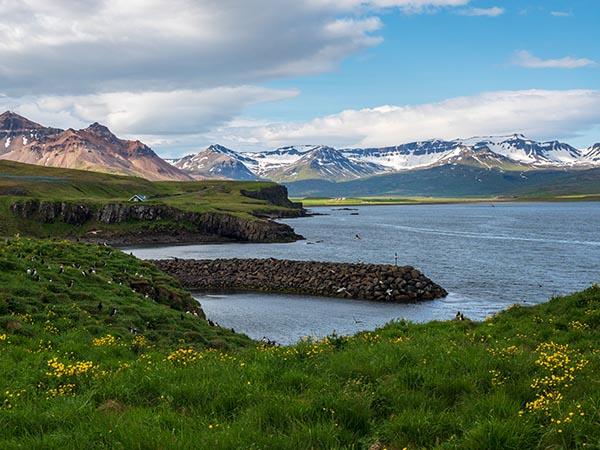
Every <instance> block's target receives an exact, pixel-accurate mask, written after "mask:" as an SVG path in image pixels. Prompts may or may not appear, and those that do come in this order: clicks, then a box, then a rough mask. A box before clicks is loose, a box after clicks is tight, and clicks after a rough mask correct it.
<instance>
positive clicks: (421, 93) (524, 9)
mask: <svg viewBox="0 0 600 450" xmlns="http://www.w3.org/2000/svg"><path fill="white" fill-rule="evenodd" d="M496 5H498V6H499V7H501V8H503V9H504V12H503V13H502V14H501V15H499V16H496V17H487V16H479V17H473V16H466V15H461V14H460V11H461V10H460V9H446V10H443V11H439V12H437V13H435V14H433V13H430V14H402V13H400V12H398V11H389V12H387V13H386V14H383V15H382V16H381V19H382V22H383V27H382V30H381V32H380V33H378V34H380V35H381V36H382V37H383V42H382V43H381V44H379V45H377V46H375V47H371V48H369V49H366V50H364V51H362V52H361V53H360V54H357V55H353V56H351V57H349V58H347V60H345V61H344V62H342V63H341V64H340V67H339V68H338V69H336V70H333V71H331V72H328V73H324V74H319V75H315V76H304V77H297V78H292V79H283V80H277V81H274V82H271V83H269V84H268V85H269V86H271V87H276V88H296V89H299V90H300V92H301V95H299V96H298V97H297V98H295V99H292V100H288V101H285V102H279V103H276V104H273V103H270V104H262V105H258V106H256V107H254V108H252V109H251V110H249V114H250V115H255V116H259V117H265V118H268V119H272V120H278V119H284V120H309V119H311V118H312V117H315V116H317V115H325V114H334V113H336V112H338V111H341V110H344V109H350V108H353V109H360V108H368V107H376V106H378V105H382V104H420V103H429V102H436V101H441V100H444V99H447V98H451V97H458V96H465V95H466V96H468V95H474V94H477V93H480V92H485V91H497V90H521V89H600V69H599V67H598V66H594V65H592V66H590V67H583V68H578V69H560V68H547V69H531V68H523V67H520V66H518V65H516V64H514V62H515V61H514V60H515V55H516V52H517V51H519V50H526V51H529V52H530V53H531V54H533V55H535V56H538V57H540V58H542V59H553V58H563V57H566V56H576V57H581V58H588V59H591V60H593V61H599V62H600V2H596V1H593V0H587V1H585V0H544V1H527V0H525V1H497V2H489V1H476V2H471V4H470V6H472V7H481V8H489V7H493V6H496ZM553 12H554V13H557V12H558V13H561V14H565V15H552V13H553ZM588 138H591V139H592V140H593V139H594V138H595V139H597V140H600V135H598V136H589V137H583V138H582V144H589V142H587V141H586V139H588Z"/></svg>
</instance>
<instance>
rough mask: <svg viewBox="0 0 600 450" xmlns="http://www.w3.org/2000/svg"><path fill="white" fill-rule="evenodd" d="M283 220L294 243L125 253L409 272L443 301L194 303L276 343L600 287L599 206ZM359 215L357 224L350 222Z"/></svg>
mask: <svg viewBox="0 0 600 450" xmlns="http://www.w3.org/2000/svg"><path fill="white" fill-rule="evenodd" d="M312 211H313V212H316V213H320V214H327V215H322V216H314V217H307V218H300V219H292V220H287V221H286V223H288V224H290V225H291V226H293V227H294V229H295V230H296V231H297V232H298V233H300V234H302V235H303V236H305V237H306V240H305V241H299V242H295V243H292V244H221V245H189V246H169V247H153V248H137V249H126V251H131V252H133V253H134V254H135V255H136V256H138V257H140V258H147V259H155V258H169V257H177V258H198V259H202V258H268V257H274V258H287V259H304V260H325V261H344V262H358V261H362V262H370V263H388V264H394V263H395V254H396V253H397V255H398V264H400V265H412V266H415V267H417V268H419V269H421V270H423V272H424V273H425V274H426V275H427V276H428V277H430V278H431V279H433V280H434V281H435V282H437V283H439V284H440V285H441V286H443V287H444V288H445V289H446V290H447V291H448V292H450V295H449V296H448V297H447V298H445V299H440V300H435V301H430V302H423V303H419V304H411V305H390V304H378V303H372V302H364V301H356V300H341V299H323V298H314V297H306V296H292V295H278V294H272V295H271V294H269V295H266V294H250V293H233V294H219V295H207V294H197V295H196V296H197V298H198V299H199V301H200V302H201V304H202V307H203V308H204V310H205V311H206V314H207V316H208V317H209V318H211V319H213V320H215V321H217V322H218V323H220V324H221V325H223V326H227V327H233V328H234V329H235V330H236V331H241V332H244V333H246V334H248V335H249V336H251V337H254V338H260V337H263V336H266V337H268V338H270V339H275V340H276V341H278V342H281V343H289V342H294V341H296V340H298V339H299V338H300V337H302V336H306V335H311V336H317V337H320V336H325V335H327V334H330V333H331V332H333V331H334V330H335V331H336V332H337V333H339V334H347V333H353V332H356V331H358V330H363V329H374V328H375V327H377V326H380V325H383V324H384V323H386V322H388V321H390V320H393V319H399V318H406V319H409V320H413V321H428V320H435V319H450V318H452V317H453V316H454V314H455V313H456V311H459V310H460V311H461V312H463V313H464V314H465V315H466V316H468V317H470V318H473V319H483V318H484V317H485V316H487V315H489V314H492V313H494V312H497V311H499V310H501V309H504V308H507V307H508V306H510V305H512V304H514V303H520V304H535V303H539V302H543V301H546V300H548V299H549V298H550V297H552V296H554V295H559V294H567V293H570V292H573V291H576V290H580V289H583V288H586V287H588V286H590V285H591V284H593V283H596V282H600V203H594V202H580V203H496V204H494V205H492V204H489V203H481V204H468V205H464V204H455V205H409V206H404V205H395V206H391V205H390V206H368V207H360V208H357V209H356V210H343V209H339V208H329V207H326V208H325V207H323V208H313V209H312ZM356 213H358V215H356Z"/></svg>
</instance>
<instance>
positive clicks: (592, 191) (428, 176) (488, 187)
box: [286, 165, 600, 199]
mask: <svg viewBox="0 0 600 450" xmlns="http://www.w3.org/2000/svg"><path fill="white" fill-rule="evenodd" d="M286 186H287V187H288V189H289V191H290V195H291V196H292V197H299V198H305V197H330V198H335V197H384V196H396V197H437V198H449V197H454V198H456V197H460V198H490V197H501V198H506V199H520V198H524V199H549V198H556V197H560V196H567V195H575V196H577V195H598V194H600V169H588V170H560V169H552V170H529V171H516V170H512V171H509V170H499V169H486V168H481V167H473V166H468V165H456V166H454V165H446V166H440V167H433V168H429V169H420V170H408V171H405V172H399V173H393V174H387V175H378V176H373V177H368V178H361V179H358V180H352V181H345V182H338V183H335V182H332V181H326V180H303V181H298V182H293V183H286Z"/></svg>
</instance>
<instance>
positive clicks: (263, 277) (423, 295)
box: [153, 258, 448, 303]
mask: <svg viewBox="0 0 600 450" xmlns="http://www.w3.org/2000/svg"><path fill="white" fill-rule="evenodd" d="M153 262H154V264H156V266H157V267H158V268H159V269H160V270H162V271H164V272H166V273H168V274H169V275H172V276H174V277H175V278H177V279H179V281H180V282H181V283H182V285H183V286H184V287H185V288H187V289H191V290H224V291H227V290H240V291H260V292H282V293H295V294H307V295H316V296H323V297H339V298H348V299H362V300H372V301H380V302H394V303H407V302H416V301H421V300H433V299H436V298H440V297H445V296H446V295H447V294H448V293H447V292H446V291H445V290H444V289H443V288H442V287H440V286H439V285H437V284H436V283H434V282H433V281H431V280H430V279H429V278H427V277H426V276H425V275H423V273H421V272H420V271H419V270H416V269H415V268H413V267H410V266H402V267H401V266H393V265H384V264H350V263H334V262H317V261H291V260H280V259H272V258H271V259H215V260H188V259H185V260H182V259H172V260H156V261H153Z"/></svg>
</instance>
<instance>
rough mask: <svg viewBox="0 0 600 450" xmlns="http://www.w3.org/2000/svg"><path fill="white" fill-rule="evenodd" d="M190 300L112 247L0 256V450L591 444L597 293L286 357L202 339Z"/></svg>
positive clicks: (361, 337)
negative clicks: (188, 311)
mask: <svg viewBox="0 0 600 450" xmlns="http://www.w3.org/2000/svg"><path fill="white" fill-rule="evenodd" d="M73 264H75V267H73ZM61 265H63V266H64V268H65V270H64V272H63V273H59V272H60V266H61ZM77 265H79V266H80V268H77V267H76V266H77ZM90 267H95V273H92V274H88V275H86V276H84V275H82V274H81V269H83V270H84V271H85V270H87V269H89V268H90ZM28 268H29V269H31V268H35V269H36V270H37V276H39V279H36V278H37V277H34V276H33V273H29V274H28V273H27V269H28ZM50 279H52V281H50ZM71 280H73V285H72V287H70V288H69V285H70V284H71ZM109 281H111V283H109ZM136 282H137V283H138V284H136ZM132 286H133V288H132ZM154 288H156V289H154ZM134 289H135V291H134ZM147 293H148V294H147ZM146 295H148V297H146ZM193 301H194V300H193V299H192V298H191V297H189V295H188V294H186V293H185V292H184V291H181V290H180V289H179V287H178V285H177V283H176V282H175V281H173V280H172V279H171V278H169V277H167V276H166V275H163V274H161V273H160V272H158V271H157V270H156V269H154V268H153V267H152V266H150V265H148V264H146V263H143V262H141V261H138V260H136V259H135V258H133V257H130V256H127V255H124V254H122V253H120V252H116V251H114V250H111V249H109V248H106V247H97V246H90V245H75V244H70V243H66V242H45V241H29V240H23V239H21V240H16V241H15V240H12V241H9V242H8V243H5V244H2V245H0V423H1V424H2V428H1V431H0V447H1V448H17V447H23V448H59V447H61V448H92V447H101V448H102V447H106V448H182V449H183V448H210V449H212V448H278V449H279V448H283V449H296V448H328V449H329V448H370V447H371V446H373V448H381V449H382V448H389V449H403V448H409V449H420V448H455V449H465V448H466V449H481V448H498V449H504V448H522V449H530V448H598V446H599V445H600V410H599V406H600V389H599V386H598V383H599V379H598V375H597V374H598V373H600V339H599V337H600V333H599V331H600V330H599V327H600V288H599V287H591V288H589V289H587V290H585V291H583V292H581V293H578V294H574V295H571V296H566V297H561V298H555V299H552V300H550V301H549V302H548V303H546V304H543V305H539V306H535V307H531V308H529V307H520V306H514V307H512V308H510V309H509V310H507V311H505V312H503V313H500V314H498V315H496V316H495V317H491V318H489V319H488V320H486V321H484V322H481V323H474V322H471V321H469V320H465V321H448V322H432V323H429V324H413V323H409V322H405V321H398V322H393V323H390V324H388V325H387V326H385V327H383V328H381V329H378V330H376V331H372V332H363V333H358V334H357V335H355V336H352V337H341V336H329V337H327V338H325V339H322V340H318V341H314V340H305V341H302V342H300V343H298V344H297V345H293V346H282V347H278V346H269V345H262V344H259V343H254V342H251V341H250V340H248V339H247V338H245V337H243V336H240V335H237V334H234V333H232V332H231V331H228V330H223V329H221V328H218V327H210V326H208V324H207V323H206V322H205V321H204V320H203V319H202V318H201V316H195V315H193V314H186V313H185V312H183V311H185V310H186V309H189V308H190V307H191V306H192V303H190V302H193ZM100 302H101V303H102V308H101V309H99V308H98V304H99V303H100ZM112 307H116V308H117V313H116V314H115V315H114V316H111V314H110V311H111V308H112ZM132 328H134V329H135V330H134V331H133V330H132Z"/></svg>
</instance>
